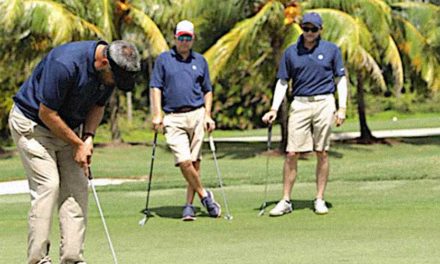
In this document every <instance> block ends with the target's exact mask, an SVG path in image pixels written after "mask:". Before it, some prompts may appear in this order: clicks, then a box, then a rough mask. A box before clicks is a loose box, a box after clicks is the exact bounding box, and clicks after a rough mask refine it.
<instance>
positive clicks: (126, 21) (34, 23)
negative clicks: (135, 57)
mask: <svg viewBox="0 0 440 264" xmlns="http://www.w3.org/2000/svg"><path fill="white" fill-rule="evenodd" d="M138 2H141V1H138ZM0 8H1V10H4V12H3V16H2V18H0V22H1V24H2V25H3V26H4V28H3V29H2V31H1V33H2V36H3V34H5V35H4V36H6V35H7V34H8V35H9V36H10V37H9V38H6V37H2V38H0V40H1V43H0V45H1V46H2V47H6V46H14V45H18V46H19V49H22V50H24V52H22V53H17V54H15V52H13V53H14V55H13V56H15V59H17V60H18V61H21V62H22V63H23V65H28V69H29V68H30V69H32V68H33V67H34V66H35V63H37V61H38V60H39V59H41V56H42V55H43V54H45V53H46V52H47V51H48V50H49V49H50V48H52V47H54V46H57V45H60V44H62V43H66V42H69V41H74V40H85V39H96V38H100V39H103V40H105V41H107V42H110V41H112V40H115V39H121V38H124V39H129V40H133V41H134V42H136V44H137V46H138V48H139V49H140V50H141V53H142V55H143V58H144V59H146V58H147V57H148V56H156V55H157V54H159V53H160V52H162V51H164V50H166V49H168V45H167V43H166V41H165V38H164V37H163V35H162V33H161V31H160V30H159V29H158V27H157V25H156V24H155V23H154V22H153V21H152V20H151V18H150V17H149V16H148V15H146V14H145V11H144V10H143V9H142V8H141V7H138V6H136V5H134V4H131V2H130V1H127V0H117V1H109V0H91V1H88V3H87V7H86V6H85V5H84V2H83V1H79V0H71V1H53V0H3V1H2V2H1V3H0ZM145 36H146V37H145ZM139 40H142V41H144V42H142V41H139ZM17 49H18V48H17ZM17 49H15V50H13V51H16V50H17ZM5 53H6V52H5ZM5 53H2V55H5ZM8 53H11V51H8ZM26 54H27V55H26ZM29 54H31V55H30V56H28V55H29ZM2 58H3V59H1V60H0V62H1V63H6V62H7V61H5V57H4V56H2ZM13 74H14V73H13V72H11V73H9V75H13ZM21 81H22V80H21ZM18 83H20V82H17V83H16V85H17V86H18ZM118 99H119V96H117V94H116V93H115V94H113V96H112V99H111V107H110V108H111V118H110V119H111V127H112V139H113V140H114V141H118V140H120V135H119V129H118V127H117V113H118V109H119V100H118Z"/></svg>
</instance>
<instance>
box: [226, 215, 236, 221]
mask: <svg viewBox="0 0 440 264" xmlns="http://www.w3.org/2000/svg"><path fill="white" fill-rule="evenodd" d="M225 219H226V220H228V221H231V220H232V219H234V217H232V215H230V214H228V215H226V216H225Z"/></svg>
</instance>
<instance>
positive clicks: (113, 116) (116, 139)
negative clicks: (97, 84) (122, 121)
mask: <svg viewBox="0 0 440 264" xmlns="http://www.w3.org/2000/svg"><path fill="white" fill-rule="evenodd" d="M110 111H111V113H110V130H111V135H112V142H113V143H121V141H122V140H121V131H120V130H119V125H118V112H119V97H118V92H117V90H115V91H113V94H112V96H111V97H110Z"/></svg>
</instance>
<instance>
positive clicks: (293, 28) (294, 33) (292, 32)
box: [283, 23, 302, 50]
mask: <svg viewBox="0 0 440 264" xmlns="http://www.w3.org/2000/svg"><path fill="white" fill-rule="evenodd" d="M301 34H302V30H301V27H300V26H299V25H298V24H296V23H293V24H291V25H290V26H289V28H288V31H287V35H286V37H285V38H284V43H283V50H285V49H287V48H288V47H289V46H290V45H292V44H293V43H295V42H296V41H297V40H298V38H299V36H301Z"/></svg>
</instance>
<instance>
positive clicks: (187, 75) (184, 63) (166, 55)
mask: <svg viewBox="0 0 440 264" xmlns="http://www.w3.org/2000/svg"><path fill="white" fill-rule="evenodd" d="M150 88H158V89H160V90H161V91H162V107H163V110H164V111H165V112H166V113H170V112H174V111H176V110H178V109H179V108H182V107H194V108H196V107H201V106H203V105H204V104H205V100H204V96H205V94H206V93H208V92H210V91H212V86H211V80H210V78H209V68H208V63H207V62H206V60H205V58H204V57H203V56H202V55H201V54H199V53H197V52H194V51H191V54H190V55H189V56H188V58H187V59H186V60H184V59H183V58H182V57H181V56H180V54H178V53H177V52H176V49H175V48H173V49H171V50H169V51H165V52H163V53H162V54H160V55H159V57H158V58H157V59H156V62H155V64H154V69H153V73H152V75H151V80H150Z"/></svg>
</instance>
